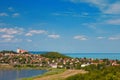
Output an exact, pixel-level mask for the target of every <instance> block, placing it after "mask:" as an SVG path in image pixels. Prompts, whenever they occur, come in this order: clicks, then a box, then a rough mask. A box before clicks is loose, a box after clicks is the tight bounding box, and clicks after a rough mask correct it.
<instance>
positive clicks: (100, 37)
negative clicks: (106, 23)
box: [97, 36, 105, 39]
mask: <svg viewBox="0 0 120 80" xmlns="http://www.w3.org/2000/svg"><path fill="white" fill-rule="evenodd" d="M104 38H105V37H102V36H99V37H97V39H104Z"/></svg>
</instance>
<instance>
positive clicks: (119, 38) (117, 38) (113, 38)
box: [108, 36, 120, 40]
mask: <svg viewBox="0 0 120 80" xmlns="http://www.w3.org/2000/svg"><path fill="white" fill-rule="evenodd" d="M108 39H109V40H120V36H112V37H109V38H108Z"/></svg>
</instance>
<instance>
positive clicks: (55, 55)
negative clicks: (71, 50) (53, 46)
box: [41, 52, 70, 58]
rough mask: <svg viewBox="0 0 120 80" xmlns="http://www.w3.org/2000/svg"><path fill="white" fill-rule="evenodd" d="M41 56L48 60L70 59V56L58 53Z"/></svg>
mask: <svg viewBox="0 0 120 80" xmlns="http://www.w3.org/2000/svg"><path fill="white" fill-rule="evenodd" d="M41 56H43V57H46V58H70V57H69V56H65V55H63V54H61V53H58V52H47V53H44V54H41Z"/></svg>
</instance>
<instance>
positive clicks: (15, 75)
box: [0, 69, 47, 80]
mask: <svg viewBox="0 0 120 80" xmlns="http://www.w3.org/2000/svg"><path fill="white" fill-rule="evenodd" d="M45 72H47V71H46V70H33V69H22V70H0V80H16V79H17V80H18V79H20V78H26V77H33V76H36V75H42V74H43V73H45Z"/></svg>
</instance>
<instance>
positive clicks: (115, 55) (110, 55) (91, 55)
mask: <svg viewBox="0 0 120 80" xmlns="http://www.w3.org/2000/svg"><path fill="white" fill-rule="evenodd" d="M31 53H32V54H42V53H46V52H40V51H37V52H36V51H32V52H31ZM62 54H64V55H67V56H70V57H73V58H76V57H77V58H84V57H86V58H94V59H96V58H98V59H105V58H108V59H113V60H116V59H118V60H120V53H62Z"/></svg>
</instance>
